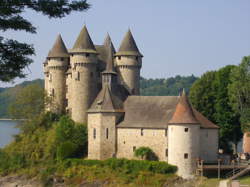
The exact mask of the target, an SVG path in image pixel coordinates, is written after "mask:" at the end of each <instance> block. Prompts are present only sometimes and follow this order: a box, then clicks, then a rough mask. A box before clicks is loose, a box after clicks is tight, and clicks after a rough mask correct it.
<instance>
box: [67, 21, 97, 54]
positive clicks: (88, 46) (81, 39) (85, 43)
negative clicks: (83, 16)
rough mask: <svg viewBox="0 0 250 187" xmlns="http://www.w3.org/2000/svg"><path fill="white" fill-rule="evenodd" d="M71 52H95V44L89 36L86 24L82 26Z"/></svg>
mask: <svg viewBox="0 0 250 187" xmlns="http://www.w3.org/2000/svg"><path fill="white" fill-rule="evenodd" d="M70 52H72V53H74V52H75V53H82V52H83V53H97V52H96V49H95V46H94V44H93V42H92V40H91V38H90V36H89V32H88V30H87V27H86V25H84V27H83V28H82V30H81V32H80V34H79V35H78V37H77V39H76V42H75V44H74V46H73V49H71V50H70Z"/></svg>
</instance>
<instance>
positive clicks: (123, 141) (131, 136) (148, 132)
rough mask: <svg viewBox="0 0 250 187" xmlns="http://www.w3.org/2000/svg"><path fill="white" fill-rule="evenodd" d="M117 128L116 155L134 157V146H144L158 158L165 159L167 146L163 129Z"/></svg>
mask: <svg viewBox="0 0 250 187" xmlns="http://www.w3.org/2000/svg"><path fill="white" fill-rule="evenodd" d="M142 131H143V132H142V133H143V136H142V135H141V129H137V128H118V129H117V157H118V158H128V159H134V158H135V157H134V148H139V147H142V146H146V147H149V148H151V149H152V150H153V151H154V153H155V154H156V155H157V156H158V158H159V160H161V161H167V155H166V150H167V147H168V142H167V136H166V134H165V133H166V131H165V129H143V130H142Z"/></svg>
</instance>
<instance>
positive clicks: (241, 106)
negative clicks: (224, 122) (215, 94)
mask: <svg viewBox="0 0 250 187" xmlns="http://www.w3.org/2000/svg"><path fill="white" fill-rule="evenodd" d="M229 93H230V94H229V95H230V103H231V106H232V107H233V109H234V111H235V112H237V113H238V114H239V115H240V121H241V128H242V130H243V132H246V131H250V115H249V111H250V56H247V57H244V58H243V59H242V62H241V63H240V65H239V66H238V67H237V68H235V69H234V70H233V71H232V74H231V84H230V85H229Z"/></svg>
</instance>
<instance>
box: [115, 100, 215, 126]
mask: <svg viewBox="0 0 250 187" xmlns="http://www.w3.org/2000/svg"><path fill="white" fill-rule="evenodd" d="M179 98H180V97H179V96H129V97H128V98H127V99H126V101H125V103H124V110H125V117H124V120H123V121H122V122H121V123H120V124H118V125H117V127H118V128H159V129H162V128H167V126H168V122H169V120H170V119H171V118H172V116H173V114H174V112H175V109H176V106H177V104H178V102H179ZM193 111H194V116H195V118H196V119H197V121H198V122H199V123H200V124H201V127H202V128H212V129H213V128H218V126H216V125H215V124H213V123H212V122H211V121H209V120H208V119H207V118H206V117H204V116H203V115H202V114H201V113H199V112H198V111H197V110H195V109H194V108H193Z"/></svg>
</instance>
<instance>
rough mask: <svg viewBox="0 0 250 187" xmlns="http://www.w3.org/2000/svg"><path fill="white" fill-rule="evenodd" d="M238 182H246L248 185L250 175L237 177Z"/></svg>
mask: <svg viewBox="0 0 250 187" xmlns="http://www.w3.org/2000/svg"><path fill="white" fill-rule="evenodd" d="M239 181H240V184H248V185H249V187H250V176H245V177H242V178H240V179H239Z"/></svg>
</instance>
